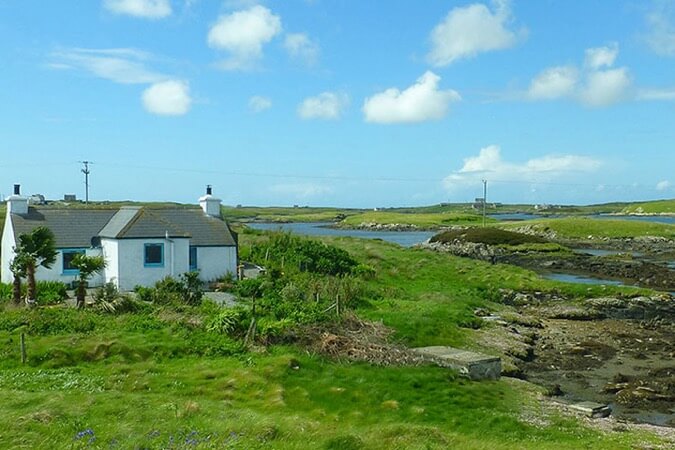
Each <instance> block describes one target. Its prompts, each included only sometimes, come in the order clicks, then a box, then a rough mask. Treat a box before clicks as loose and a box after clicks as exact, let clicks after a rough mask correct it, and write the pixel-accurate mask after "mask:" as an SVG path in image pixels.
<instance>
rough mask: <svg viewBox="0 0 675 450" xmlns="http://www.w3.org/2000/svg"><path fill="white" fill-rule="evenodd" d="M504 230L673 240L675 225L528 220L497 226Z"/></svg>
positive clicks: (582, 219)
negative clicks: (528, 229) (535, 229)
mask: <svg viewBox="0 0 675 450" xmlns="http://www.w3.org/2000/svg"><path fill="white" fill-rule="evenodd" d="M498 226H499V227H502V228H505V229H514V228H519V227H523V226H531V227H535V228H539V229H540V230H542V231H543V230H546V229H549V230H552V231H554V232H555V233H556V234H557V235H558V236H559V237H561V238H569V239H587V238H588V237H589V236H592V237H593V238H604V237H607V238H623V237H637V236H663V237H667V238H669V239H675V225H670V224H666V223H656V222H646V221H638V220H610V219H592V218H587V217H575V218H564V219H541V220H528V221H527V222H518V223H508V224H499V225H498Z"/></svg>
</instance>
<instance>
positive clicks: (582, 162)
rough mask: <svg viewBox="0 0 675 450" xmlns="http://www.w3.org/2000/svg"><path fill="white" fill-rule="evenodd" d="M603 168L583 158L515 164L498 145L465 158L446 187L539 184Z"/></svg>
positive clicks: (550, 157)
mask: <svg viewBox="0 0 675 450" xmlns="http://www.w3.org/2000/svg"><path fill="white" fill-rule="evenodd" d="M600 166H601V162H600V161H598V160H596V159H594V158H590V157H587V156H580V155H546V156H543V157H539V158H532V159H530V160H528V161H525V162H524V163H512V162H508V161H504V160H503V159H502V156H501V149H500V147H499V146H497V145H490V146H487V147H484V148H482V149H480V151H479V153H478V155H477V156H472V157H469V158H466V159H464V165H463V166H462V168H461V169H459V170H456V171H454V172H452V173H451V174H450V175H448V176H447V177H445V179H444V180H443V185H444V186H445V188H446V189H448V190H453V189H456V188H459V187H463V186H465V185H469V184H475V183H477V182H480V180H481V179H488V180H493V181H519V182H532V183H536V182H538V181H539V182H541V181H550V180H551V179H554V178H558V177H562V176H565V175H570V174H574V173H588V172H593V171H595V170H597V169H598V168H600Z"/></svg>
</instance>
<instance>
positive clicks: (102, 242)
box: [0, 185, 238, 291]
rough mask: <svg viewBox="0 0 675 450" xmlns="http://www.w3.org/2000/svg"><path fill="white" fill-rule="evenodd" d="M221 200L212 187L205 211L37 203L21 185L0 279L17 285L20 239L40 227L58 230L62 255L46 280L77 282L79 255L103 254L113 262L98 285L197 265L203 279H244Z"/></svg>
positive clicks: (141, 281) (43, 275) (12, 205)
mask: <svg viewBox="0 0 675 450" xmlns="http://www.w3.org/2000/svg"><path fill="white" fill-rule="evenodd" d="M220 203H221V200H220V199H218V198H216V197H214V196H213V195H212V193H211V187H210V186H209V187H208V188H207V193H206V195H204V196H203V197H201V198H200V199H199V205H200V207H201V208H173V209H152V208H147V207H137V206H125V207H122V208H119V209H81V208H78V209H75V208H49V207H34V206H29V204H28V199H27V198H25V197H22V196H21V194H20V189H19V186H18V185H15V188H14V195H12V196H10V197H8V198H7V214H6V216H5V226H4V230H3V233H2V252H1V255H0V279H1V280H2V281H3V282H5V283H11V281H12V278H13V274H12V272H11V270H10V264H11V262H12V259H13V258H14V256H15V252H14V247H15V246H16V244H17V240H18V236H20V235H21V234H23V233H27V232H30V231H31V230H33V229H34V228H36V227H39V226H44V227H47V228H49V229H50V230H51V231H52V232H53V233H54V236H55V238H56V248H57V250H58V254H57V259H56V263H55V264H54V265H53V266H52V268H51V269H45V268H42V267H41V268H39V269H38V270H37V273H36V278H37V279H38V280H56V281H63V282H64V283H70V282H72V281H74V280H76V279H77V275H78V272H77V269H75V268H73V267H72V265H71V261H72V258H73V256H75V255H76V254H78V253H81V254H87V255H102V256H103V257H104V258H105V260H106V263H107V267H106V268H105V270H104V271H103V273H101V274H98V275H96V276H95V278H94V279H92V280H91V281H90V283H89V285H90V286H97V285H99V286H100V285H102V284H103V283H105V282H112V283H114V284H115V285H116V286H117V287H118V288H119V289H120V290H123V291H128V290H132V289H133V288H134V287H135V286H137V285H141V286H150V285H152V284H154V283H155V282H157V281H159V280H161V279H162V278H164V277H166V276H178V275H180V274H182V273H185V272H188V271H191V270H198V271H199V276H200V278H201V279H202V280H203V281H211V280H215V279H216V278H219V277H221V276H223V275H226V274H228V273H230V274H232V275H234V276H236V275H237V264H238V256H237V255H238V253H237V236H236V234H235V233H234V232H233V231H232V230H231V229H230V227H229V226H228V224H227V223H226V222H225V221H224V220H223V218H222V217H221V213H220Z"/></svg>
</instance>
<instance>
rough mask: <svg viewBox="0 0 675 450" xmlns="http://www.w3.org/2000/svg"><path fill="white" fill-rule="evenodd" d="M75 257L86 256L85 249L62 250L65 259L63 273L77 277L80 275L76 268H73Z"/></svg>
mask: <svg viewBox="0 0 675 450" xmlns="http://www.w3.org/2000/svg"><path fill="white" fill-rule="evenodd" d="M75 255H84V249H83V248H69V249H63V250H61V256H62V258H63V273H64V274H66V275H77V274H78V273H80V271H79V270H77V268H76V267H73V258H74V257H75Z"/></svg>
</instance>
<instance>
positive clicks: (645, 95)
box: [635, 88, 675, 101]
mask: <svg viewBox="0 0 675 450" xmlns="http://www.w3.org/2000/svg"><path fill="white" fill-rule="evenodd" d="M635 98H636V99H637V100H663V101H669V100H675V88H670V89H640V90H639V91H638V92H637V95H636V97H635Z"/></svg>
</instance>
